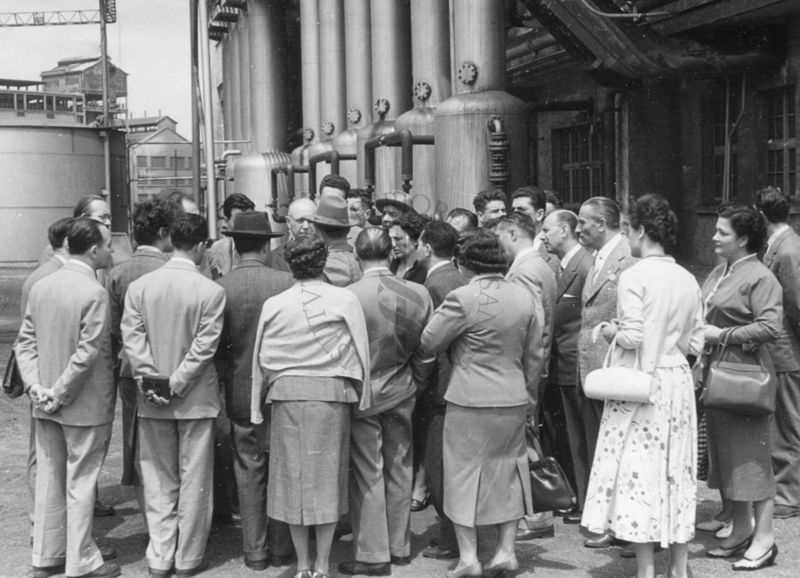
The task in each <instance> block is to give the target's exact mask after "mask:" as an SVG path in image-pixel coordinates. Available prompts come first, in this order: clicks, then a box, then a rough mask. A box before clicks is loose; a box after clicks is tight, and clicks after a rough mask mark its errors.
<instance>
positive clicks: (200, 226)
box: [169, 212, 208, 251]
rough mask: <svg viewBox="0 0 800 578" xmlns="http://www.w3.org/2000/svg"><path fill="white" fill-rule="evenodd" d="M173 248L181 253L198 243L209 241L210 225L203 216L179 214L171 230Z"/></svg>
mask: <svg viewBox="0 0 800 578" xmlns="http://www.w3.org/2000/svg"><path fill="white" fill-rule="evenodd" d="M169 234H170V236H171V237H172V246H173V247H175V248H176V249H179V250H181V251H188V250H190V249H191V248H192V247H194V246H195V245H197V244H198V243H202V242H204V241H205V240H206V239H208V223H206V220H205V218H204V217H203V216H201V215H195V214H193V213H184V212H181V213H178V215H176V217H175V220H173V221H172V225H170V228H169Z"/></svg>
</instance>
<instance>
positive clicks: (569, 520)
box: [561, 512, 581, 524]
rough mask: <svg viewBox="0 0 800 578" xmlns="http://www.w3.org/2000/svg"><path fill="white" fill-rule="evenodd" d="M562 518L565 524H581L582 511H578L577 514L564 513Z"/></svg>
mask: <svg viewBox="0 0 800 578" xmlns="http://www.w3.org/2000/svg"><path fill="white" fill-rule="evenodd" d="M561 520H562V521H563V522H564V523H565V524H580V523H581V513H580V512H577V513H575V514H564V517H563V518H561Z"/></svg>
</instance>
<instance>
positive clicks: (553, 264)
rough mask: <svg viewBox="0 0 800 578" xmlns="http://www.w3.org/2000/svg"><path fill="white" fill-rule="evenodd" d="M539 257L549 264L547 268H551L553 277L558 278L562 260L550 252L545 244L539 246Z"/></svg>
mask: <svg viewBox="0 0 800 578" xmlns="http://www.w3.org/2000/svg"><path fill="white" fill-rule="evenodd" d="M539 255H541V257H542V259H544V262H545V263H547V266H548V267H550V270H551V271H552V272H553V275H555V276H556V277H558V273H559V272H560V271H561V259H559V258H558V256H556V255H554V254H553V253H551V252H550V251H548V250H547V247H546V246H545V244H544V243H540V244H539Z"/></svg>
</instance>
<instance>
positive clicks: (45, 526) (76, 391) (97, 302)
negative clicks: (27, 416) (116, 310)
mask: <svg viewBox="0 0 800 578" xmlns="http://www.w3.org/2000/svg"><path fill="white" fill-rule="evenodd" d="M67 243H68V245H69V254H70V255H69V259H68V261H67V262H66V264H65V265H64V266H63V267H61V268H60V269H59V270H58V271H55V272H54V273H51V274H50V275H48V276H46V277H44V278H43V279H40V280H39V281H38V282H37V283H36V284H35V285H34V286H33V288H32V289H31V292H30V296H29V299H28V303H27V308H26V311H25V317H24V319H23V322H22V326H21V328H20V333H19V338H18V341H17V345H16V347H15V352H16V355H17V361H18V363H19V369H20V374H21V375H22V379H23V382H24V383H25V387H26V390H27V392H28V395H29V396H30V398H31V400H32V401H33V404H34V409H33V417H34V418H35V422H36V425H35V427H36V455H37V458H38V462H37V468H38V472H37V476H36V498H35V514H34V519H35V522H34V529H33V555H32V558H33V575H34V577H36V578H38V577H44V576H50V575H53V574H59V573H62V572H65V571H66V574H67V575H68V576H87V577H88V576H91V577H95V576H96V577H109V576H119V574H120V569H119V566H117V565H116V564H113V563H105V562H104V561H103V555H102V553H101V551H100V549H99V548H98V547H97V545H96V544H95V542H94V540H93V539H92V514H93V510H94V503H95V496H96V484H97V477H98V475H99V474H100V468H101V466H102V465H103V460H104V459H105V455H106V450H107V448H108V442H109V439H110V437H111V422H112V420H113V419H114V400H115V393H116V392H115V390H114V377H113V371H114V362H113V357H112V353H111V334H110V331H109V302H108V301H109V300H108V294H107V293H106V291H105V289H103V286H102V285H100V283H98V282H97V279H96V277H95V272H96V271H97V270H99V269H103V268H106V267H109V266H110V265H111V263H112V252H113V251H112V249H111V233H110V232H109V231H108V228H106V227H105V226H104V225H102V224H99V223H97V222H96V221H92V220H91V219H86V218H81V219H76V220H74V221H73V222H72V223H71V224H70V227H69V232H68V234H67ZM109 554H112V555H113V557H116V553H114V552H110V553H109ZM109 557H112V556H109Z"/></svg>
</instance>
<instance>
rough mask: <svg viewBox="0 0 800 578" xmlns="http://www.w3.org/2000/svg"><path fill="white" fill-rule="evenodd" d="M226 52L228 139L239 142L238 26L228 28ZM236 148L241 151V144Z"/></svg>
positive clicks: (240, 125) (240, 67)
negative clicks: (228, 111) (227, 61)
mask: <svg viewBox="0 0 800 578" xmlns="http://www.w3.org/2000/svg"><path fill="white" fill-rule="evenodd" d="M226 52H229V53H230V68H226V69H225V71H224V74H225V80H224V82H225V84H227V85H229V95H230V97H229V100H230V117H231V118H230V131H229V134H230V138H231V140H235V141H241V140H243V139H242V99H241V98H240V92H241V82H240V80H239V76H240V75H241V71H242V60H241V57H240V53H239V25H238V24H233V23H231V25H230V26H229V27H228V35H227V39H226ZM236 147H237V148H239V149H241V148H242V147H241V143H237V145H236Z"/></svg>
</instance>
